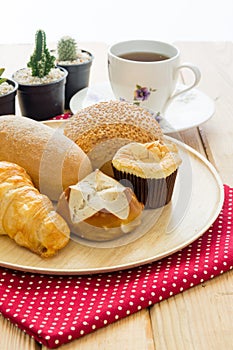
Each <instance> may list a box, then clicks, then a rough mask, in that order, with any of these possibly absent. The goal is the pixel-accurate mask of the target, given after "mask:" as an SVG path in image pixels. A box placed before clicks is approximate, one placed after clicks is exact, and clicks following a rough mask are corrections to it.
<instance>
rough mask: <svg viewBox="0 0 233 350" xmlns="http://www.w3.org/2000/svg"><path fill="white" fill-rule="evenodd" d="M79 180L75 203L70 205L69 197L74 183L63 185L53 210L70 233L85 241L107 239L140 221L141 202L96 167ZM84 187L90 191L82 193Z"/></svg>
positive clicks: (117, 235) (127, 230)
mask: <svg viewBox="0 0 233 350" xmlns="http://www.w3.org/2000/svg"><path fill="white" fill-rule="evenodd" d="M89 178H90V180H89ZM86 179H87V180H86ZM81 182H83V186H79V183H78V184H77V187H78V186H79V191H78V195H77V197H76V198H77V199H76V205H74V206H73V204H74V201H73V199H71V197H72V194H71V191H72V189H73V187H76V186H70V187H69V188H67V189H66V190H65V191H64V193H63V194H62V196H61V197H60V199H59V201H58V205H57V212H58V213H59V214H60V215H61V216H62V217H63V218H64V219H65V220H66V222H67V223H68V225H69V227H70V230H71V232H73V233H74V234H77V235H78V236H81V237H83V238H86V239H89V240H93V241H107V240H113V239H115V238H118V237H120V236H123V235H125V234H126V233H128V232H131V231H132V230H133V229H134V228H135V227H137V226H138V225H139V224H140V222H141V221H140V216H141V214H142V211H143V208H144V205H143V204H142V203H140V202H139V201H138V200H137V198H136V196H135V194H134V193H133V191H132V190H131V189H130V188H127V187H124V186H122V185H121V184H119V183H118V182H117V181H116V180H114V179H112V178H109V177H108V176H107V175H105V174H103V173H102V172H100V171H99V170H96V171H95V172H93V173H92V174H90V175H88V176H87V177H86V178H85V179H83V180H82V181H81ZM86 186H87V187H86ZM85 188H88V189H90V188H92V190H91V191H89V190H88V192H87V193H85ZM82 191H83V192H82ZM111 198H112V199H111ZM112 204H113V205H112ZM120 207H121V208H120ZM79 212H80V213H79Z"/></svg>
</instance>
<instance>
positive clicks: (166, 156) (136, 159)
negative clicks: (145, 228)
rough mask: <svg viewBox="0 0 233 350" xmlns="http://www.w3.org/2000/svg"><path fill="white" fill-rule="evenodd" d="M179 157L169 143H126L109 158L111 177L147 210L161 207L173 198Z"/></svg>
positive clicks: (176, 150) (176, 149)
mask: <svg viewBox="0 0 233 350" xmlns="http://www.w3.org/2000/svg"><path fill="white" fill-rule="evenodd" d="M180 164H181V158H180V156H179V153H178V148H177V146H176V145H175V144H174V143H172V142H166V143H165V142H163V141H154V142H150V143H145V144H142V143H137V142H132V143H129V144H127V145H125V146H123V147H122V148H120V149H119V150H118V151H117V152H116V154H115V156H114V157H113V160H112V167H113V172H114V177H115V179H116V180H118V181H120V182H121V183H122V184H124V185H127V186H129V185H130V186H132V189H133V191H134V193H135V195H136V197H137V198H138V200H139V202H142V203H143V204H144V205H145V208H147V209H155V208H160V207H162V206H164V205H166V204H168V203H169V202H170V200H171V198H172V194H173V190H174V185H175V180H176V175H177V171H178V167H179V165H180Z"/></svg>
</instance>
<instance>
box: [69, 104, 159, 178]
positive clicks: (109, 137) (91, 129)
mask: <svg viewBox="0 0 233 350" xmlns="http://www.w3.org/2000/svg"><path fill="white" fill-rule="evenodd" d="M64 134H65V135H66V136H67V137H68V138H70V139H71V140H73V141H74V142H75V143H76V144H77V145H78V146H79V147H80V148H81V149H82V150H83V151H84V152H85V153H86V154H88V157H89V158H90V160H91V162H92V165H93V168H94V169H101V170H103V169H104V168H103V167H104V166H105V165H106V163H107V162H109V161H111V160H112V158H113V156H114V154H115V153H116V151H117V150H118V149H119V148H120V147H122V146H123V145H125V144H127V143H129V142H132V141H136V142H142V143H145V142H151V141H154V140H158V139H159V140H160V139H163V133H162V130H161V128H160V126H159V124H158V123H157V121H156V120H155V119H154V118H153V117H152V116H151V113H149V112H148V111H147V110H145V109H144V108H141V107H139V106H136V105H134V104H131V103H128V102H124V101H108V102H99V103H97V104H94V105H92V106H89V107H87V108H84V109H82V110H81V111H79V112H78V113H76V114H75V115H74V116H73V117H72V118H71V119H70V120H69V121H68V122H67V123H66V125H65V128H64ZM103 171H104V170H103ZM106 173H107V174H108V175H110V174H109V173H108V172H106Z"/></svg>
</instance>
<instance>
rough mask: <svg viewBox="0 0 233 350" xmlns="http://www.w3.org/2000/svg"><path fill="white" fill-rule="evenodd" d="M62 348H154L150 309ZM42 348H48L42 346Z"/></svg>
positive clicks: (150, 349)
mask: <svg viewBox="0 0 233 350" xmlns="http://www.w3.org/2000/svg"><path fill="white" fill-rule="evenodd" d="M61 349H62V350H76V349H77V350H78V349H81V350H91V349H94V350H112V349H113V350H122V349H127V350H143V349H147V350H154V349H155V348H154V341H153V336H152V329H151V322H150V318H149V314H148V310H146V309H145V310H141V311H139V312H138V313H136V314H133V315H131V316H129V317H127V318H124V319H122V320H120V321H117V322H115V323H112V324H110V325H109V326H107V327H106V328H102V329H100V330H97V331H96V332H94V333H90V334H88V335H86V336H84V337H82V338H80V339H78V340H74V341H73V342H71V343H68V344H66V345H63V346H62V348H61ZM42 350H48V348H46V347H42Z"/></svg>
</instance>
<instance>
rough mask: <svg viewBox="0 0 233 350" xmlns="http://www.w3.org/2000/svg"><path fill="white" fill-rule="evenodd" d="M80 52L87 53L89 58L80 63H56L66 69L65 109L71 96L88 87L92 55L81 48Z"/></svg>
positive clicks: (67, 107)
mask: <svg viewBox="0 0 233 350" xmlns="http://www.w3.org/2000/svg"><path fill="white" fill-rule="evenodd" d="M82 52H86V53H88V54H89V55H90V56H91V59H90V60H89V61H87V62H84V63H80V64H72V65H71V64H70V65H68V64H67V65H64V64H62V65H61V64H59V63H58V65H57V66H58V67H62V68H65V69H66V70H67V71H68V77H67V81H66V87H65V109H69V104H70V99H71V97H72V96H73V95H75V94H76V92H78V91H79V90H82V89H84V88H86V87H88V85H89V77H90V69H91V65H92V61H93V59H94V56H93V55H92V54H91V53H90V52H88V51H85V50H82Z"/></svg>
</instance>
